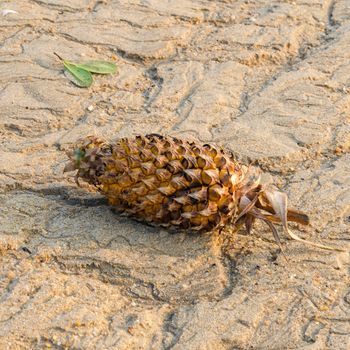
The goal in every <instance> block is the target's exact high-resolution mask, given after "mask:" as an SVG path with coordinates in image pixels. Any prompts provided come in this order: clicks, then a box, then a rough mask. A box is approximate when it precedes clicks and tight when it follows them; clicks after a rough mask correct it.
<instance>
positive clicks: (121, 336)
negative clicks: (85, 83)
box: [0, 0, 350, 350]
mask: <svg viewBox="0 0 350 350" xmlns="http://www.w3.org/2000/svg"><path fill="white" fill-rule="evenodd" d="M4 9H12V10H15V11H17V13H6V15H5V16H4V12H2V14H1V11H2V10H4ZM54 51H55V52H57V53H59V54H60V55H61V56H63V57H65V58H67V59H70V60H73V61H74V60H75V61H82V60H85V59H102V60H112V61H115V62H116V63H117V65H118V69H119V74H118V75H114V76H95V83H94V85H93V87H91V88H90V89H80V88H77V87H75V86H74V85H73V84H72V83H70V82H69V80H67V78H66V77H65V76H64V75H63V73H62V65H61V63H60V62H58V60H57V58H56V57H55V56H54V55H53V52H54ZM0 81H1V82H0V106H1V108H0V117H1V118H0V123H1V128H0V130H1V150H0V159H1V161H0V189H1V194H0V222H1V229H0V230H1V231H0V348H1V349H11V350H12V349H46V348H53V349H66V348H68V349H84V350H86V349H87V350H89V349H118V350H120V349H125V350H126V349H178V350H180V349H181V350H182V349H198V350H199V349H200V350H202V349H215V350H221V349H249V348H251V349H308V350H309V349H349V348H350V287H349V285H350V284H349V268H350V266H349V254H348V253H332V252H325V251H320V250H318V249H314V248H312V247H308V246H305V245H303V244H300V243H297V242H291V241H289V240H287V239H285V237H284V242H285V250H286V255H287V256H288V260H289V261H288V262H286V261H285V260H284V258H283V256H282V255H281V254H279V251H278V248H277V247H276V245H275V244H274V242H273V238H272V235H271V233H270V232H269V231H268V230H267V228H266V227H265V226H263V225H256V226H255V230H254V232H253V234H252V235H250V236H248V235H246V234H245V233H244V232H238V233H233V232H232V231H231V230H226V231H225V232H223V233H222V234H221V235H220V236H219V235H218V234H205V235H186V234H183V233H179V234H175V235H174V234H173V235H171V234H169V233H168V232H167V231H165V230H161V229H155V228H152V227H148V226H145V225H142V224H139V223H135V222H134V221H132V220H129V219H126V218H122V217H120V216H118V215H116V214H114V213H113V212H111V210H110V208H109V207H108V206H107V205H106V203H105V201H104V200H103V199H102V198H101V197H100V196H99V195H97V194H95V193H94V192H91V191H89V190H88V189H87V188H81V189H79V188H77V187H76V185H75V183H74V180H73V178H72V176H71V175H67V174H62V170H63V167H64V163H65V161H66V159H67V158H66V155H65V150H67V149H68V148H69V147H70V145H71V144H72V143H73V142H75V141H76V140H77V139H78V138H79V137H82V136H86V135H88V134H93V133H95V134H96V135H103V136H105V137H106V138H116V137H119V136H131V135H134V134H136V133H147V132H148V133H155V132H157V133H162V134H170V135H176V136H182V137H186V138H197V139H199V140H201V141H203V142H209V141H210V142H215V143H218V144H221V145H224V146H226V147H227V148H229V149H231V150H233V151H234V152H235V153H237V154H239V155H240V157H241V159H242V161H245V162H253V163H255V162H256V163H257V164H259V166H260V167H262V168H263V169H264V170H265V171H266V172H268V173H270V174H271V177H272V178H273V180H274V181H275V182H276V183H277V184H278V185H279V186H280V187H281V188H283V189H284V190H285V191H286V192H287V193H288V195H289V196H290V200H291V203H292V204H293V206H294V207H297V208H303V209H304V210H305V211H306V212H307V213H308V214H309V215H310V217H311V220H312V226H311V227H310V228H307V229H303V230H302V231H300V228H299V234H300V235H301V236H302V237H304V238H307V239H309V240H313V241H315V242H323V243H326V244H330V245H335V246H338V247H344V248H347V247H349V239H350V235H349V226H350V191H349V188H350V176H349V174H350V156H349V146H350V136H349V133H350V127H349V125H350V123H349V121H350V120H349V115H350V96H349V92H350V5H349V1H346V0H335V1H331V0H328V1H327V0H326V1H321V0H312V1H311V0H310V1H298V0H295V1H288V0H285V1H270V0H257V1H243V0H237V1H205V0H202V1H199V0H197V1H194V0H193V1H190V0H178V1H162V0H149V1H139V2H138V1H131V0H130V1H123V0H121V1H110V0H102V1H96V0H94V1H93V0H91V1H90V0H71V1H67V0H66V1H64V0H23V1H20V0H18V1H16V0H15V1H7V2H6V1H2V2H1V3H0ZM294 229H295V230H298V228H294Z"/></svg>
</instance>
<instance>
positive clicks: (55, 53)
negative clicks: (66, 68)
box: [53, 52, 64, 61]
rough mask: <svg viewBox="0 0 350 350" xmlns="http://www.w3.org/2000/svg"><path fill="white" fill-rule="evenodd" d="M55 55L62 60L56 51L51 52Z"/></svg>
mask: <svg viewBox="0 0 350 350" xmlns="http://www.w3.org/2000/svg"><path fill="white" fill-rule="evenodd" d="M53 54H54V55H55V56H57V57H58V58H59V59H60V60H61V61H64V59H63V58H62V57H61V56H60V55H59V54H58V53H56V52H54V53H53Z"/></svg>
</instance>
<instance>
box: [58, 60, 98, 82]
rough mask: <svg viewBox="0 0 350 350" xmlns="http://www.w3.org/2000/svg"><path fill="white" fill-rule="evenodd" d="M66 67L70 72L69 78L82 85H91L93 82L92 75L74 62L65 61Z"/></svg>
mask: <svg viewBox="0 0 350 350" xmlns="http://www.w3.org/2000/svg"><path fill="white" fill-rule="evenodd" d="M63 65H64V68H65V69H66V71H67V72H68V73H70V74H68V75H67V76H68V78H69V79H70V80H71V81H72V82H73V83H74V84H76V85H78V86H80V87H89V86H90V85H91V84H92V81H93V79H92V75H91V73H90V72H88V71H87V70H85V69H82V68H80V67H77V66H76V65H75V64H74V63H71V62H68V61H65V60H64V61H63Z"/></svg>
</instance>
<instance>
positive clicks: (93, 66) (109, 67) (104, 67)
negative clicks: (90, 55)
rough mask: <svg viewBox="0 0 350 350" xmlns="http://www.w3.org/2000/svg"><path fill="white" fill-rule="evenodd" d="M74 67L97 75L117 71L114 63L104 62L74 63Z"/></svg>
mask: <svg viewBox="0 0 350 350" xmlns="http://www.w3.org/2000/svg"><path fill="white" fill-rule="evenodd" d="M74 65H75V66H76V67H78V68H82V69H85V70H87V71H89V72H92V73H98V74H112V73H115V72H116V71H117V66H116V65H115V63H113V62H106V61H88V62H85V63H74Z"/></svg>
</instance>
